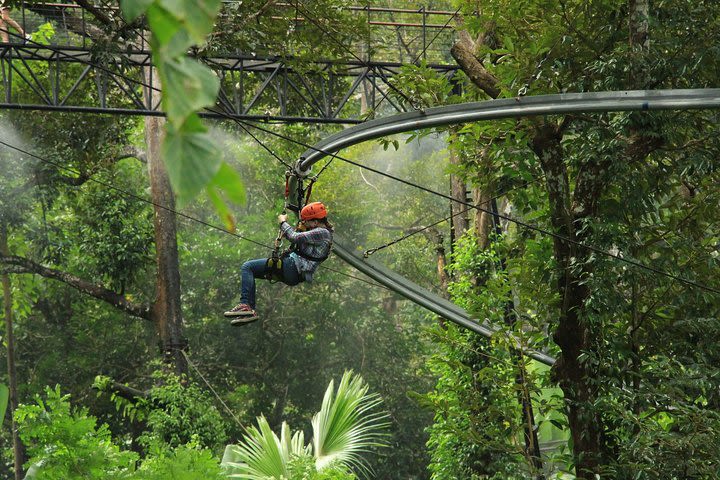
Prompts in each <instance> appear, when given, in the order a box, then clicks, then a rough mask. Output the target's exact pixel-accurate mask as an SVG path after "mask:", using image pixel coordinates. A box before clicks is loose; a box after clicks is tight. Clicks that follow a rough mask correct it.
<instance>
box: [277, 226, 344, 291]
mask: <svg viewBox="0 0 720 480" xmlns="http://www.w3.org/2000/svg"><path fill="white" fill-rule="evenodd" d="M280 230H282V233H283V235H284V236H285V237H286V238H287V239H288V240H290V243H294V244H295V246H296V248H297V250H298V251H299V252H300V253H302V254H304V255H308V256H311V257H317V258H323V257H326V256H327V255H329V254H330V248H331V247H332V232H331V231H330V230H328V229H327V228H322V227H318V228H313V229H312V230H308V231H307V232H297V231H295V229H294V228H293V227H292V226H291V225H290V224H289V223H287V222H283V223H281V224H280ZM290 256H291V257H292V259H293V260H294V261H295V265H296V266H297V269H298V272H299V273H300V275H301V276H302V277H304V279H305V281H306V282H312V277H313V273H315V270H317V267H318V265H320V262H319V261H315V260H310V259H309V258H305V257H302V256H300V255H298V254H297V253H295V252H293V253H291V254H290Z"/></svg>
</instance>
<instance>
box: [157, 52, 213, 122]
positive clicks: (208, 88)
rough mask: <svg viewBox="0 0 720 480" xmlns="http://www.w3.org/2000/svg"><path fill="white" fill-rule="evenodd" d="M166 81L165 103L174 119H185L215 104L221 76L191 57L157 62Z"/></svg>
mask: <svg viewBox="0 0 720 480" xmlns="http://www.w3.org/2000/svg"><path fill="white" fill-rule="evenodd" d="M158 71H159V73H160V79H161V80H162V84H163V106H164V108H165V112H166V113H167V116H168V120H169V121H170V122H171V123H175V124H178V123H182V122H184V121H185V119H186V118H187V117H188V116H189V115H190V114H192V113H193V112H195V111H197V110H200V109H201V108H204V107H207V106H210V105H214V104H215V99H216V98H217V93H218V90H219V89H220V80H219V79H218V78H217V76H216V75H215V74H214V73H213V72H212V70H210V69H209V68H207V67H205V66H203V65H201V64H199V63H198V62H196V61H195V60H191V59H189V58H185V57H183V58H176V59H170V60H166V61H162V60H161V63H159V64H158Z"/></svg>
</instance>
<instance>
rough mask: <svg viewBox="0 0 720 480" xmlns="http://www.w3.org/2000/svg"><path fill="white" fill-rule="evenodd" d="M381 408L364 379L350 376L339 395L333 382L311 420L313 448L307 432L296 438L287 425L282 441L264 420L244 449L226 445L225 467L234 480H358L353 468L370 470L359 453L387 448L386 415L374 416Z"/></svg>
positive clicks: (342, 382)
mask: <svg viewBox="0 0 720 480" xmlns="http://www.w3.org/2000/svg"><path fill="white" fill-rule="evenodd" d="M379 404H380V399H379V397H378V395H377V394H368V387H367V385H365V384H364V382H363V380H362V377H360V376H356V375H353V374H352V372H345V374H343V377H342V379H341V380H340V384H339V385H338V389H337V392H335V388H334V384H333V382H332V381H331V382H330V385H328V388H327V390H326V392H325V396H324V398H323V403H322V407H321V408H320V411H319V412H318V413H317V414H316V415H315V416H314V417H313V420H312V426H313V439H312V443H311V444H309V445H307V446H305V445H304V436H303V434H302V432H300V431H298V432H295V433H294V434H291V432H290V428H289V427H288V425H287V424H286V423H285V422H283V424H282V427H281V435H280V437H278V436H277V435H276V434H275V433H274V432H273V431H272V429H271V428H270V425H269V424H268V422H267V420H266V419H265V417H264V416H261V417H259V418H258V427H257V428H255V427H250V428H249V429H248V430H247V434H246V436H245V438H244V440H243V441H242V442H241V443H240V444H239V445H228V446H227V448H226V450H225V455H224V456H223V465H224V466H225V467H226V468H227V471H228V473H229V474H231V476H232V477H234V478H246V479H254V478H274V479H278V480H280V479H283V478H293V479H294V478H298V479H299V478H303V479H304V478H308V479H315V478H323V479H325V478H328V479H335V478H355V477H354V476H353V475H352V474H351V473H350V471H349V468H350V467H354V468H359V469H361V470H366V467H365V463H364V461H363V459H362V458H361V457H360V453H362V452H366V451H368V449H369V448H371V447H381V446H384V445H385V441H384V439H383V437H384V436H385V434H384V433H383V432H382V429H383V428H385V427H386V426H387V424H386V423H385V422H384V418H385V417H386V414H384V413H382V412H376V411H375V410H376V408H377V407H378V405H379ZM326 470H327V472H326ZM321 473H322V474H323V475H320V474H321Z"/></svg>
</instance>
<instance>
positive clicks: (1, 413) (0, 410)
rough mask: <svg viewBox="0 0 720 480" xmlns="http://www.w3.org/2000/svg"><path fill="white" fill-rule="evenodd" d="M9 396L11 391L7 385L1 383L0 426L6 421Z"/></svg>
mask: <svg viewBox="0 0 720 480" xmlns="http://www.w3.org/2000/svg"><path fill="white" fill-rule="evenodd" d="M9 396H10V390H8V387H7V385H3V384H1V383H0V425H1V424H2V423H4V421H5V410H7V406H8V398H9Z"/></svg>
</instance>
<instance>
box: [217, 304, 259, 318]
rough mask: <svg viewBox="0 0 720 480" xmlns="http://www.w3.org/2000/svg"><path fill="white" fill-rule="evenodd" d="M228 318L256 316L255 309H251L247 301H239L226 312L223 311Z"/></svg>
mask: <svg viewBox="0 0 720 480" xmlns="http://www.w3.org/2000/svg"><path fill="white" fill-rule="evenodd" d="M223 315H225V316H226V317H228V318H232V317H252V316H256V314H255V310H253V309H252V307H251V306H250V305H248V304H247V303H239V304H237V305H235V306H234V307H233V308H231V309H230V310H228V311H227V312H225V313H223Z"/></svg>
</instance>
